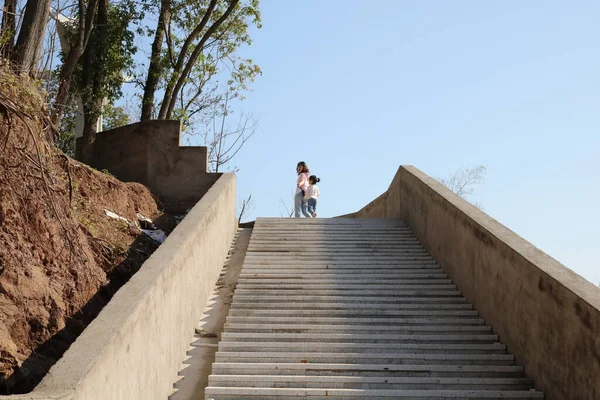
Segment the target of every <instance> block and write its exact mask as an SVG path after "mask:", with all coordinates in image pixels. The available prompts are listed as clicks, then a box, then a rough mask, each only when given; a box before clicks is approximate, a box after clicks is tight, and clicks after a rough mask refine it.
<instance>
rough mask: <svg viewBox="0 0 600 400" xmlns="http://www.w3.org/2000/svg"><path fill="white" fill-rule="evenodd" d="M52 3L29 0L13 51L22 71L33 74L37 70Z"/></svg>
mask: <svg viewBox="0 0 600 400" xmlns="http://www.w3.org/2000/svg"><path fill="white" fill-rule="evenodd" d="M50 3H51V0H27V5H26V7H25V15H24V16H23V23H22V24H21V30H20V32H19V37H18V38H17V43H16V44H15V47H14V51H13V53H12V57H13V62H14V63H15V67H16V68H17V70H18V71H20V72H27V73H29V74H32V75H33V74H35V71H36V70H37V64H38V61H39V60H38V58H39V54H40V50H41V49H42V45H43V44H44V34H45V33H46V25H47V24H48V16H49V15H50Z"/></svg>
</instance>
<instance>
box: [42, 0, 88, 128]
mask: <svg viewBox="0 0 600 400" xmlns="http://www.w3.org/2000/svg"><path fill="white" fill-rule="evenodd" d="M97 3H98V0H90V1H89V3H88V7H87V10H86V8H85V6H84V4H83V0H79V25H78V27H77V35H76V36H75V38H74V40H75V42H74V43H71V48H70V49H69V52H68V53H67V57H66V59H65V62H64V63H63V65H62V67H61V69H60V75H59V80H58V93H57V94H56V99H55V100H54V110H53V112H52V124H53V125H54V126H59V124H60V120H61V118H62V114H63V110H64V107H65V104H66V102H67V98H68V97H69V88H70V87H71V80H72V78H73V71H74V70H75V67H76V66H77V62H79V59H80V58H81V55H82V54H83V51H84V50H85V48H86V47H87V42H88V40H89V37H90V34H91V32H92V28H93V26H94V24H93V22H94V15H95V13H96V4H97Z"/></svg>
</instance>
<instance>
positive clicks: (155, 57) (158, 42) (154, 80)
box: [140, 0, 171, 121]
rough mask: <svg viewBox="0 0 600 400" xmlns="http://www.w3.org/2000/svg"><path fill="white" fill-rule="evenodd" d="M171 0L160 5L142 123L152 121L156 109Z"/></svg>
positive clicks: (145, 90)
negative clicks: (156, 94)
mask: <svg viewBox="0 0 600 400" xmlns="http://www.w3.org/2000/svg"><path fill="white" fill-rule="evenodd" d="M170 6H171V0H162V2H161V5H160V15H159V16H158V25H157V27H156V33H155V34H154V42H153V43H152V54H151V55H150V66H149V67H148V77H147V78H146V85H145V86H144V97H143V99H142V116H141V118H140V120H141V121H146V120H149V119H152V116H153V115H152V114H153V111H154V110H153V109H154V93H156V88H157V87H158V80H159V79H160V75H161V73H162V71H163V67H162V66H161V54H160V53H161V50H162V45H163V39H164V37H165V32H166V27H167V24H168V23H169V20H170V18H171V8H170Z"/></svg>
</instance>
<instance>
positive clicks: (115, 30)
mask: <svg viewBox="0 0 600 400" xmlns="http://www.w3.org/2000/svg"><path fill="white" fill-rule="evenodd" d="M140 17H141V14H140V13H139V12H137V11H136V7H135V3H134V2H133V1H130V0H123V1H119V2H116V3H115V2H111V3H110V4H109V9H108V36H107V38H106V43H103V42H102V40H103V38H101V37H100V30H99V29H98V27H97V26H96V27H95V28H94V29H93V31H92V34H91V36H90V40H89V43H88V49H91V50H94V49H100V48H101V47H102V46H103V45H106V51H105V52H104V53H103V54H102V53H101V52H99V51H98V52H93V55H92V57H93V62H92V64H91V65H92V68H93V70H92V71H88V70H86V71H83V68H82V67H83V63H82V62H80V63H79V65H78V70H77V73H76V75H75V82H76V83H77V84H78V85H77V86H78V88H79V91H80V92H81V93H82V94H83V95H84V98H90V99H102V98H107V99H108V100H109V102H113V101H114V100H117V99H118V98H120V97H121V96H122V91H121V87H122V85H123V82H124V77H123V75H124V74H130V73H132V72H133V67H134V65H135V62H134V60H133V56H134V54H135V53H136V52H137V47H136V46H135V45H134V39H135V32H134V30H136V27H135V23H136V22H138V21H139V19H140ZM132 29H133V30H132ZM80 61H83V58H82V60H80ZM84 73H85V74H90V76H94V77H95V79H99V80H100V81H101V82H102V84H101V88H100V90H99V91H97V92H96V93H85V92H86V91H90V90H92V88H91V87H90V86H84V85H83V82H84V79H83V74H84Z"/></svg>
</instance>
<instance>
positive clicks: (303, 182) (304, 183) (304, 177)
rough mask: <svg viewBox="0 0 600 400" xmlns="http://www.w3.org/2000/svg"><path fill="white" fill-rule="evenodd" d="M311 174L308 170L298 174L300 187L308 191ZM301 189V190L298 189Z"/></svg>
mask: <svg viewBox="0 0 600 400" xmlns="http://www.w3.org/2000/svg"><path fill="white" fill-rule="evenodd" d="M309 176H310V174H309V173H308V172H302V173H301V174H300V175H298V181H297V183H298V187H299V188H300V189H302V190H304V191H306V188H307V187H308V177H309ZM298 191H299V190H298Z"/></svg>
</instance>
